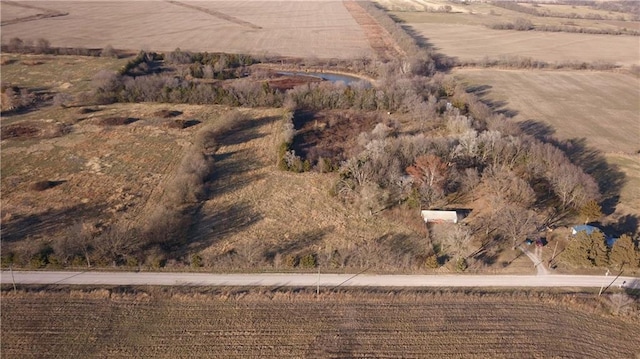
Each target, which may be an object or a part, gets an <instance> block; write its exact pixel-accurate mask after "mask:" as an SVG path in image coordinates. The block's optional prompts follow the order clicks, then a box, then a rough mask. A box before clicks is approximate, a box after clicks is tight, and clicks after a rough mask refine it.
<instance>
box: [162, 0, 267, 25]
mask: <svg viewBox="0 0 640 359" xmlns="http://www.w3.org/2000/svg"><path fill="white" fill-rule="evenodd" d="M167 2H168V3H170V4H173V5H177V6H182V7H186V8H187V9H193V10H196V11H201V12H203V13H205V14H209V15H211V16H215V17H217V18H219V19H222V20H226V21H229V22H232V23H234V24H238V25H240V26H246V27H248V28H250V29H253V30H260V29H262V27H260V26H258V25H255V24H252V23H250V22H247V21H244V20H241V19H238V18H237V17H233V16H230V15H227V14H225V13H222V12H220V11H216V10H211V9H207V8H203V7H200V6H195V5H191V4H185V3H183V2H180V1H173V0H167Z"/></svg>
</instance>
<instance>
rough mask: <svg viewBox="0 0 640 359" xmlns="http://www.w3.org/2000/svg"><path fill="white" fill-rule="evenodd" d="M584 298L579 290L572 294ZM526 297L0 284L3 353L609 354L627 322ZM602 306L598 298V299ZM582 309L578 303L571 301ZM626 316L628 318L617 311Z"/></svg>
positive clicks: (564, 300)
mask: <svg viewBox="0 0 640 359" xmlns="http://www.w3.org/2000/svg"><path fill="white" fill-rule="evenodd" d="M587 299H588V300H591V301H593V298H592V297H590V298H586V299H582V300H580V299H579V298H578V302H580V301H583V302H584V301H586V300H587ZM575 301H576V298H575V297H568V296H565V297H562V296H560V295H558V296H556V297H554V296H553V295H535V294H533V295H527V294H513V295H508V294H507V295H505V294H501V295H499V294H463V293H447V292H444V293H440V292H425V293H402V292H395V293H393V292H391V293H375V292H373V293H367V292H340V293H335V292H333V293H324V294H321V296H320V297H319V298H316V297H315V296H314V295H313V294H310V293H309V292H305V291H302V292H297V293H292V292H277V291H276V292H272V291H261V292H258V291H256V292H251V291H243V290H238V289H235V290H234V289H232V290H227V291H220V290H219V291H212V292H209V293H206V292H205V293H197V294H194V293H188V292H186V293H185V292H182V293H181V292H180V290H165V291H164V292H160V291H159V290H154V291H151V292H146V293H145V292H135V291H131V290H127V289H124V288H123V289H120V290H118V289H115V290H112V291H109V290H96V291H93V292H86V291H79V290H71V291H70V292H64V291H61V292H18V293H12V292H3V293H2V308H1V309H2V323H3V328H2V348H1V349H2V353H3V357H6V358H18V357H25V356H29V355H32V354H33V353H40V354H42V355H46V356H51V357H56V356H64V357H69V356H77V357H100V358H116V357H117V358H120V357H132V356H135V357H147V358H151V357H153V358H165V357H166V358H169V357H170V358H175V357H208V358H247V357H271V358H326V357H330V358H335V357H349V358H360V357H367V358H370V357H403V358H424V357H443V356H444V357H469V358H471V357H474V358H477V357H494V358H496V357H500V358H501V357H510V358H513V357H564V358H584V357H611V358H630V357H633V356H634V354H635V355H637V354H638V353H640V345H639V343H638V342H637V341H635V340H634V334H635V333H637V332H638V331H639V330H640V326H639V325H638V323H632V322H630V321H625V320H622V319H620V318H616V317H612V316H610V315H602V314H598V312H596V310H595V309H593V308H592V309H589V307H583V306H579V307H576V304H572V303H573V302H575ZM601 302H602V303H604V302H606V300H605V299H604V298H602V301H601ZM579 308H582V309H579ZM627 320H629V319H627Z"/></svg>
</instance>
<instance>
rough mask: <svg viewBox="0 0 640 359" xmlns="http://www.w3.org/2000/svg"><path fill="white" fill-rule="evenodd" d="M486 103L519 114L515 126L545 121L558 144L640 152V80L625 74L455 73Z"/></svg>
mask: <svg viewBox="0 0 640 359" xmlns="http://www.w3.org/2000/svg"><path fill="white" fill-rule="evenodd" d="M454 74H455V76H456V77H459V78H460V79H462V80H463V82H465V83H466V84H468V85H470V86H482V85H488V87H486V88H483V89H482V90H481V95H482V94H484V95H485V98H486V99H488V100H490V101H492V102H494V103H496V104H498V105H501V107H503V108H504V109H507V110H512V111H515V112H516V113H517V114H516V116H515V117H514V118H515V119H516V120H517V121H527V120H533V121H542V122H544V123H547V124H549V125H551V126H552V127H553V130H555V131H556V133H555V135H556V136H557V137H560V138H564V139H568V138H582V137H584V138H588V141H589V143H590V144H591V145H593V146H595V147H597V148H598V149H600V150H602V151H603V152H624V153H628V154H631V153H636V152H637V151H638V150H640V145H639V144H638V135H639V134H640V123H639V122H638V114H640V79H638V78H636V77H634V76H629V75H626V74H621V73H612V72H590V71H530V70H495V69H456V70H455V71H454Z"/></svg>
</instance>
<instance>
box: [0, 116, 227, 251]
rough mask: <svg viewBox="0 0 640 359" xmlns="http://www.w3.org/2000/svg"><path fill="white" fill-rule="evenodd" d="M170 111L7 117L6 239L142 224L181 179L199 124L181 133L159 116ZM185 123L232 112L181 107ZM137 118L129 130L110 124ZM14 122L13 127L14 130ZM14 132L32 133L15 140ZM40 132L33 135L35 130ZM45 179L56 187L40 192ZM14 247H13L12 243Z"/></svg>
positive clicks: (4, 147) (4, 165) (4, 162)
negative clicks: (177, 176)
mask: <svg viewBox="0 0 640 359" xmlns="http://www.w3.org/2000/svg"><path fill="white" fill-rule="evenodd" d="M162 109H167V106H166V105H153V104H144V105H112V106H104V107H92V108H91V110H92V111H93V110H95V111H94V112H90V113H80V112H81V111H80V110H81V109H80V108H68V109H59V108H48V109H44V110H40V111H37V112H32V113H28V114H24V115H19V116H12V117H9V118H7V119H3V140H2V169H1V170H2V182H1V183H2V187H1V190H2V216H3V217H2V223H3V239H4V240H5V241H8V243H11V242H13V241H17V240H20V239H23V238H24V236H25V235H27V234H28V235H29V236H31V238H33V239H38V238H52V237H55V236H56V234H58V231H61V230H64V229H65V228H66V227H68V226H69V225H70V224H71V223H73V222H74V221H76V220H78V221H83V220H87V221H93V222H94V223H103V224H107V223H109V222H111V221H113V220H115V219H116V218H119V219H121V220H131V221H135V220H137V219H138V217H139V216H140V214H141V212H143V208H144V206H145V205H146V203H147V201H148V199H149V198H150V196H151V195H152V194H153V193H154V191H158V190H162V188H163V187H162V184H163V183H164V182H166V181H167V180H168V178H169V177H170V176H171V175H172V174H173V173H174V171H175V167H176V166H177V162H179V160H180V159H181V157H182V153H183V151H184V149H185V148H186V147H187V146H188V144H189V142H190V141H191V139H190V137H191V136H193V133H194V132H195V131H197V126H195V127H193V128H187V129H174V128H169V127H168V126H167V124H168V122H170V121H172V120H171V119H163V118H160V117H159V116H158V115H157V114H156V113H157V112H158V111H160V110H162ZM171 109H173V110H176V111H180V112H181V115H180V116H179V118H182V119H197V120H199V121H202V122H205V123H210V122H213V121H215V120H216V119H217V118H218V117H219V116H220V114H221V113H224V112H225V111H226V110H225V109H224V108H212V107H211V106H207V107H203V106H173V107H171ZM118 118H130V119H132V120H131V121H133V122H132V123H130V124H127V125H121V126H117V125H105V124H103V123H104V121H109V119H118ZM7 121H10V124H6V123H7ZM10 129H19V130H17V133H19V134H20V133H27V134H29V133H32V135H26V136H24V135H18V137H15V138H9V136H6V135H5V134H6V133H8V132H9V130H10ZM31 130H33V131H31ZM38 181H52V182H55V183H56V184H57V185H55V186H54V187H52V188H49V189H46V190H44V191H37V190H34V189H33V185H34V183H36V182H38ZM5 244H6V243H5Z"/></svg>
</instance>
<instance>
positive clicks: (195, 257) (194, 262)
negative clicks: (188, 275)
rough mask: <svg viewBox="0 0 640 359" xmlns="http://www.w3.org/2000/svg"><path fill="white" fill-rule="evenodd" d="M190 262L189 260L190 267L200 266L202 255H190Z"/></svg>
mask: <svg viewBox="0 0 640 359" xmlns="http://www.w3.org/2000/svg"><path fill="white" fill-rule="evenodd" d="M190 262H191V268H200V267H202V257H201V256H200V255H199V254H194V255H192V256H191V260H190Z"/></svg>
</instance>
